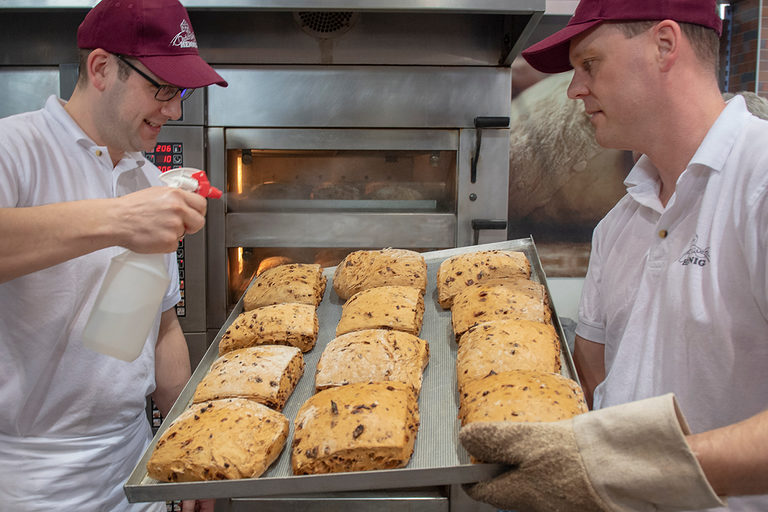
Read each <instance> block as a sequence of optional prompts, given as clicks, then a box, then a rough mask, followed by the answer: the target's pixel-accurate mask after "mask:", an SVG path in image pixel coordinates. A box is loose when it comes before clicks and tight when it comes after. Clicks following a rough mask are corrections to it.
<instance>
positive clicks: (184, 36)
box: [171, 20, 197, 48]
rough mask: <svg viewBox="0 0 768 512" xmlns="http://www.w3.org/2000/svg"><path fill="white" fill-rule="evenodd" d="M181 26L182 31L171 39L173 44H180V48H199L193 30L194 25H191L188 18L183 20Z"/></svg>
mask: <svg viewBox="0 0 768 512" xmlns="http://www.w3.org/2000/svg"><path fill="white" fill-rule="evenodd" d="M179 28H180V29H181V32H179V33H178V34H176V35H175V36H174V37H173V39H171V46H178V47H179V48H197V40H196V39H195V33H194V32H192V27H190V26H189V23H188V22H187V20H181V24H180V25H179Z"/></svg>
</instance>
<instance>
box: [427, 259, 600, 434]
mask: <svg viewBox="0 0 768 512" xmlns="http://www.w3.org/2000/svg"><path fill="white" fill-rule="evenodd" d="M437 276H438V277H437V279H438V283H437V291H438V301H439V303H440V305H441V306H443V307H444V308H451V322H452V325H453V331H454V334H455V336H456V340H457V343H458V345H459V347H458V352H457V356H456V378H457V385H458V389H459V419H460V420H461V423H462V425H466V424H468V423H472V422H476V421H555V420H559V419H565V418H570V417H572V416H574V415H576V414H579V413H582V412H586V410H587V409H586V402H585V401H584V397H583V394H582V391H581V388H580V387H579V386H578V384H577V383H576V382H574V381H573V380H571V379H568V378H566V377H563V376H562V375H560V369H561V362H560V341H559V338H558V335H557V333H556V331H555V329H554V327H553V326H552V318H551V314H550V307H549V299H548V297H547V294H546V291H545V288H544V286H542V285H541V284H540V283H537V282H534V281H532V280H531V279H530V276H531V267H530V263H529V261H528V259H527V258H526V256H525V254H524V253H522V252H516V251H479V252H473V253H466V254H459V255H456V256H453V257H451V258H449V259H447V260H445V261H443V263H442V264H441V265H440V267H439V269H438V274H437Z"/></svg>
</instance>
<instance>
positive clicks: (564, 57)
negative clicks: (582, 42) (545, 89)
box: [522, 20, 603, 73]
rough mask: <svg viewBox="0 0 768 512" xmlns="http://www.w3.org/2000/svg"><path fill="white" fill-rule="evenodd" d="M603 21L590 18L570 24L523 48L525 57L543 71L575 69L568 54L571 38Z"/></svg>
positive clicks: (558, 71)
mask: <svg viewBox="0 0 768 512" xmlns="http://www.w3.org/2000/svg"><path fill="white" fill-rule="evenodd" d="M602 22H603V20H590V21H587V22H584V23H576V24H573V25H568V26H566V27H565V28H563V29H561V30H558V31H557V32H555V33H554V34H552V35H551V36H549V37H547V38H544V39H542V40H541V41H539V42H538V43H536V44H534V45H532V46H529V47H528V48H526V49H525V50H523V53H522V55H523V58H524V59H525V60H526V61H528V64H530V65H531V66H533V67H534V68H535V69H537V70H539V71H541V72H542V73H562V72H564V71H568V70H570V69H573V66H571V60H570V58H569V55H568V54H569V52H570V48H571V39H573V38H574V37H576V36H578V35H579V34H582V33H584V32H586V31H587V30H589V29H591V28H592V27H594V26H595V25H598V24H600V23H602Z"/></svg>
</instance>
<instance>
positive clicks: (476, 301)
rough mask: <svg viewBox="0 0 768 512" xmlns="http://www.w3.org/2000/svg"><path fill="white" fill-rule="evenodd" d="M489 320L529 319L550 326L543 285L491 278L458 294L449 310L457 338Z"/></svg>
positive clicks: (518, 280) (526, 281)
mask: <svg viewBox="0 0 768 512" xmlns="http://www.w3.org/2000/svg"><path fill="white" fill-rule="evenodd" d="M491 320H532V321H534V322H543V323H551V321H552V315H551V313H550V309H549V301H548V300H547V294H546V291H545V290H544V286H542V285H541V284H539V283H536V282H534V281H531V280H530V279H492V280H490V281H488V282H484V283H480V284H473V285H471V286H468V287H466V288H465V289H464V290H463V291H461V292H460V293H458V294H457V295H456V297H454V299H453V306H452V307H451V323H452V324H453V332H454V334H455V335H456V339H459V337H460V336H461V335H462V334H464V333H465V332H466V331H467V330H468V329H469V328H470V327H473V326H475V325H477V324H479V323H482V322H489V321H491Z"/></svg>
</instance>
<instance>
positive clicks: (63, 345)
mask: <svg viewBox="0 0 768 512" xmlns="http://www.w3.org/2000/svg"><path fill="white" fill-rule="evenodd" d="M0 147H1V148H2V151H0V207H4V208H15V207H27V206H37V205H43V204H49V203H54V202H62V201H74V200H79V199H89V198H109V197H117V196H121V195H124V194H127V193H129V192H133V191H136V190H139V189H141V188H145V187H148V186H150V185H161V182H160V181H159V179H158V176H159V174H160V171H159V170H158V169H157V168H156V167H155V166H154V165H152V164H150V163H148V162H147V161H146V160H145V159H144V157H143V156H142V155H141V154H140V153H131V154H127V155H126V156H125V157H124V158H123V159H122V160H121V161H120V162H119V163H118V165H117V166H113V165H112V161H111V160H110V156H109V154H108V152H107V148H106V147H102V146H97V145H96V144H95V143H94V142H93V141H92V140H90V139H89V138H88V137H87V136H86V135H85V133H84V132H83V131H82V130H81V129H80V127H79V126H78V125H77V124H76V123H75V122H74V121H73V120H72V118H71V117H70V116H69V115H68V114H67V112H66V111H65V110H64V108H63V107H62V104H61V103H60V101H59V100H58V99H57V98H56V97H54V96H52V97H50V98H49V99H48V101H47V102H46V105H45V108H44V109H42V110H39V111H36V112H30V113H26V114H20V115H17V116H12V117H9V118H5V119H2V120H0ZM123 250H124V249H122V248H119V247H110V248H107V249H103V250H100V251H96V252H93V253H91V254H87V255H85V256H81V257H79V258H75V259H73V260H70V261H66V262H64V263H61V264H59V265H55V266H53V267H50V268H47V269H44V270H41V271H39V272H34V273H32V274H28V275H25V276H22V277H19V278H16V279H13V280H11V281H8V282H6V283H2V284H0V411H2V412H1V413H0V460H3V461H4V462H3V464H2V465H0V503H2V504H3V505H2V506H5V507H10V508H9V509H16V510H38V509H39V510H51V509H56V510H83V511H84V510H109V511H114V510H143V509H144V508H145V507H146V505H144V506H136V507H129V505H128V503H127V502H126V501H125V496H124V494H123V491H122V483H123V482H124V481H125V479H126V478H127V476H128V474H129V473H130V470H131V469H132V468H133V466H134V465H135V463H136V462H137V461H138V458H139V457H140V455H141V452H142V450H143V448H144V446H146V444H147V442H148V440H149V439H150V438H151V431H150V428H149V424H148V421H147V418H146V413H145V407H146V401H145V397H146V396H147V395H148V394H149V393H151V392H152V391H154V389H155V369H154V365H155V354H154V349H155V343H156V341H157V333H158V327H159V325H160V312H158V314H157V316H156V318H155V326H154V328H153V329H152V331H151V332H150V335H149V337H148V339H147V342H146V344H145V345H144V349H143V352H142V353H141V355H140V356H139V357H138V358H137V359H136V360H135V361H133V362H132V363H126V362H123V361H120V360H117V359H113V358H111V357H108V356H104V355H101V354H98V353H96V352H93V351H91V350H89V349H87V348H85V347H84V346H83V343H82V340H81V338H80V336H81V333H82V330H83V327H84V325H85V322H86V320H87V318H88V315H89V313H90V310H91V308H92V306H93V302H94V300H95V295H96V293H97V292H98V290H99V286H100V283H101V280H102V278H103V276H104V273H105V272H106V269H107V266H108V264H109V262H110V259H111V258H112V256H114V255H115V254H118V253H120V252H122V251H123ZM166 262H167V265H168V272H169V275H170V276H171V285H170V287H169V288H168V290H167V292H166V295H165V297H164V298H163V303H162V310H163V311H165V310H167V309H170V308H171V307H173V306H174V304H176V303H177V302H178V301H179V281H178V268H177V264H176V258H175V254H174V253H171V254H169V255H167V256H166ZM46 496H48V498H46ZM47 500H50V501H47ZM46 504H47V505H46ZM153 507H154V508H153V509H157V507H156V506H153Z"/></svg>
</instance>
